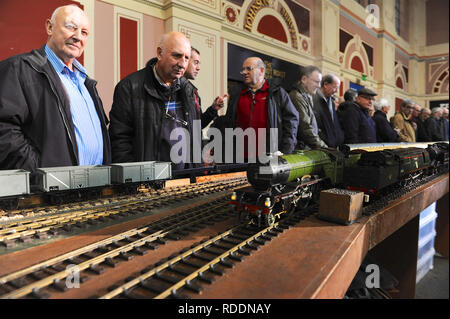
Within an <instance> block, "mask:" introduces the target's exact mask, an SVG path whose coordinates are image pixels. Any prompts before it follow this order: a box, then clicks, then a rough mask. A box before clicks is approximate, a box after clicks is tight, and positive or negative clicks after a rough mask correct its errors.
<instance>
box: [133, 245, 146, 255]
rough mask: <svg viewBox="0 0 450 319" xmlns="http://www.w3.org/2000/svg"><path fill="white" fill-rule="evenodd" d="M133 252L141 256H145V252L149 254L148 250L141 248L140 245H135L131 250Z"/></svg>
mask: <svg viewBox="0 0 450 319" xmlns="http://www.w3.org/2000/svg"><path fill="white" fill-rule="evenodd" d="M131 252H132V253H133V254H136V255H139V256H144V255H145V254H147V251H146V250H144V249H142V248H140V247H134V248H133V250H131Z"/></svg>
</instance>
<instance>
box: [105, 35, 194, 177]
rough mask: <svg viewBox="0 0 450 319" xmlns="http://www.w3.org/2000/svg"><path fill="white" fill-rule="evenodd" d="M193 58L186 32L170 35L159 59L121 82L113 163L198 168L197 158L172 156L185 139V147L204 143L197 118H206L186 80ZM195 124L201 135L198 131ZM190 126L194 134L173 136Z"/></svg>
mask: <svg viewBox="0 0 450 319" xmlns="http://www.w3.org/2000/svg"><path fill="white" fill-rule="evenodd" d="M190 57H191V44H190V42H189V40H188V39H187V38H186V36H185V35H184V34H182V33H180V32H169V33H166V34H164V35H163V36H162V38H161V40H160V42H159V44H158V46H157V49H156V57H155V58H153V59H151V60H150V61H148V62H147V65H146V66H145V68H144V69H142V70H139V71H136V72H134V73H132V74H130V75H128V76H127V77H125V78H124V79H122V80H121V81H120V82H119V83H118V84H117V86H116V88H115V91H114V100H113V105H112V108H111V112H110V114H109V115H110V121H111V124H110V127H109V132H110V137H111V147H112V158H113V162H115V163H119V162H140V161H153V160H157V161H168V162H170V161H171V162H172V169H173V170H181V169H184V168H185V167H192V166H191V165H190V164H191V163H192V162H193V161H192V159H191V158H184V160H181V161H178V160H177V161H175V160H173V159H174V157H173V154H172V155H171V151H172V150H173V149H174V147H176V146H175V144H177V145H179V144H178V143H179V142H180V143H185V144H183V147H184V150H186V149H187V148H188V147H190V146H191V144H195V145H192V146H194V147H195V146H197V147H199V145H200V147H201V126H200V121H195V122H194V120H197V119H200V118H199V114H198V112H197V110H196V106H195V101H194V99H193V98H192V96H191V95H189V94H187V92H186V87H185V85H183V83H182V82H181V81H180V79H181V77H182V76H183V75H184V73H185V71H186V68H187V67H188V63H189V59H190ZM195 125H196V126H198V127H195V130H196V131H198V132H200V135H198V134H194V126H195ZM181 129H185V130H181ZM186 130H187V132H188V133H189V135H178V134H177V139H172V138H171V133H172V132H181V133H182V132H183V131H186ZM188 143H189V145H188ZM180 151H182V150H181V149H180ZM176 155H180V153H177V154H176ZM181 155H182V154H181ZM190 155H192V152H191V154H190Z"/></svg>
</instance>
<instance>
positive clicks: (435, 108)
mask: <svg viewBox="0 0 450 319" xmlns="http://www.w3.org/2000/svg"><path fill="white" fill-rule="evenodd" d="M440 111H442V108H440V107H433V108H432V109H431V113H432V114H434V113H437V112H440Z"/></svg>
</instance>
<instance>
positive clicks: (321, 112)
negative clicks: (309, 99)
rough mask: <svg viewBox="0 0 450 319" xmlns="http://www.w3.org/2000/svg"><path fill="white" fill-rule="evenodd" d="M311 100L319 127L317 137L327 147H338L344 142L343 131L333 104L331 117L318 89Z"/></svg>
mask: <svg viewBox="0 0 450 319" xmlns="http://www.w3.org/2000/svg"><path fill="white" fill-rule="evenodd" d="M313 102H314V113H315V115H316V120H317V126H318V128H319V137H320V138H321V139H322V140H323V141H324V142H325V143H326V144H327V145H328V146H329V147H333V148H336V147H338V146H339V145H341V144H342V143H344V132H343V131H342V129H341V125H340V124H339V118H338V115H337V113H336V110H335V108H334V104H333V108H332V112H333V118H331V114H330V109H329V107H328V104H327V102H326V101H325V98H324V96H323V95H322V92H321V91H320V90H317V93H316V94H315V95H314V98H313Z"/></svg>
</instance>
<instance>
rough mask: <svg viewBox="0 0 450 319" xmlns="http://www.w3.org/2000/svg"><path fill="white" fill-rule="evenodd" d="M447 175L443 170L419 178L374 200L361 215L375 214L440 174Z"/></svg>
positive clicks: (446, 171)
mask: <svg viewBox="0 0 450 319" xmlns="http://www.w3.org/2000/svg"><path fill="white" fill-rule="evenodd" d="M446 173H448V170H445V171H443V172H441V173H436V174H433V175H430V176H426V177H424V178H420V179H417V180H415V181H414V182H412V183H410V184H409V185H406V186H404V187H401V188H400V186H399V187H398V188H397V189H395V190H394V191H393V192H390V193H389V194H387V195H386V196H383V197H382V198H379V199H376V200H375V201H374V202H373V203H371V204H370V205H368V206H366V207H364V208H363V215H364V216H371V215H373V214H375V213H377V212H379V211H380V210H381V209H383V208H385V207H387V206H388V204H389V203H390V202H392V201H394V200H396V199H398V198H400V197H402V196H404V195H406V194H407V193H409V192H411V191H413V190H415V189H417V188H419V187H420V186H422V185H425V184H427V183H428V182H430V181H432V180H433V179H435V178H437V177H439V176H440V175H442V174H446Z"/></svg>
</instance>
